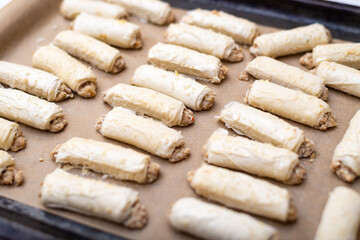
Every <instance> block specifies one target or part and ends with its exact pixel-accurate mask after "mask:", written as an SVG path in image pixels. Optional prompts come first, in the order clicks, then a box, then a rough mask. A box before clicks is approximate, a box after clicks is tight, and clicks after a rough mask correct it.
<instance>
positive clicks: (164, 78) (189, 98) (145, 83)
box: [131, 65, 215, 111]
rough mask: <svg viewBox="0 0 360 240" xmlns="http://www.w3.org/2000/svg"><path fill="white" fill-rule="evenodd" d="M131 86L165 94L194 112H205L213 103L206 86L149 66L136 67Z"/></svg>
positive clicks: (213, 94)
mask: <svg viewBox="0 0 360 240" xmlns="http://www.w3.org/2000/svg"><path fill="white" fill-rule="evenodd" d="M131 84H133V85H136V86H139V87H145V88H150V89H152V90H155V91H157V92H161V93H163V94H166V95H168V96H170V97H173V98H175V99H177V100H179V101H181V102H183V103H184V104H185V106H187V107H189V108H191V109H192V110H195V111H201V110H207V109H209V108H210V107H211V106H212V105H213V103H214V101H215V92H214V91H213V90H212V89H210V88H208V87H207V86H205V85H202V84H200V83H198V82H196V81H194V80H193V79H191V78H188V77H184V76H181V75H180V74H178V73H177V72H175V73H174V72H169V71H165V70H162V69H160V68H157V67H153V66H151V65H142V66H140V67H138V68H137V69H136V71H135V73H134V75H133V77H132V79H131Z"/></svg>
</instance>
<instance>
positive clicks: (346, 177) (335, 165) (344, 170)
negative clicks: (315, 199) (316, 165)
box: [331, 161, 357, 183]
mask: <svg viewBox="0 0 360 240" xmlns="http://www.w3.org/2000/svg"><path fill="white" fill-rule="evenodd" d="M331 169H332V170H333V171H334V172H335V174H336V175H337V176H338V178H340V179H341V180H342V181H345V182H349V183H350V182H353V181H354V180H355V178H356V177H357V175H356V173H354V172H353V171H352V170H351V168H349V167H348V166H346V165H344V163H343V162H341V161H335V162H332V163H331Z"/></svg>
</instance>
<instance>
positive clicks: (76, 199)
mask: <svg viewBox="0 0 360 240" xmlns="http://www.w3.org/2000/svg"><path fill="white" fill-rule="evenodd" d="M41 202H42V203H43V204H44V205H45V206H46V207H50V208H61V209H65V210H69V211H73V212H77V213H81V214H84V215H88V216H94V217H98V218H103V219H107V220H109V221H113V222H115V223H119V224H122V225H124V226H125V227H128V228H143V227H144V226H145V225H146V223H147V212H146V209H145V207H144V206H143V205H142V204H140V202H139V193H138V192H137V191H134V190H132V189H131V188H127V187H120V186H117V185H114V184H110V183H106V182H102V181H98V180H94V179H89V178H84V177H79V176H76V175H73V174H70V173H67V172H65V171H64V170H61V169H59V168H58V169H56V170H55V171H53V172H52V173H49V174H48V175H47V176H46V177H45V180H44V182H43V184H42V187H41Z"/></svg>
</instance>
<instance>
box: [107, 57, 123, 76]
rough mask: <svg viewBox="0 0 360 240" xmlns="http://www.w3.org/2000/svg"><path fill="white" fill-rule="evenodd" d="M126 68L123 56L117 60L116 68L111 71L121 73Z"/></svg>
mask: <svg viewBox="0 0 360 240" xmlns="http://www.w3.org/2000/svg"><path fill="white" fill-rule="evenodd" d="M125 66H126V63H125V60H124V59H123V57H122V56H119V57H118V58H117V59H116V60H115V64H114V67H113V68H112V69H110V71H108V72H110V73H119V72H121V71H122V70H124V68H125Z"/></svg>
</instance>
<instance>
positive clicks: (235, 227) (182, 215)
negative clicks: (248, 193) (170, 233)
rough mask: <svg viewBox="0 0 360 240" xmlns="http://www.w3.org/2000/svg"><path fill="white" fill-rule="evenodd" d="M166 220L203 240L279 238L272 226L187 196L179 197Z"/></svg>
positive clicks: (264, 239) (243, 214) (262, 239)
mask: <svg viewBox="0 0 360 240" xmlns="http://www.w3.org/2000/svg"><path fill="white" fill-rule="evenodd" d="M169 220H170V224H171V226H172V227H174V228H175V229H177V230H179V231H183V232H186V233H189V234H192V235H194V236H197V237H200V238H202V239H209V240H218V239H228V240H239V239H252V240H269V239H271V240H276V239H278V233H277V231H276V230H275V229H274V228H272V227H271V226H269V225H267V224H265V223H263V222H260V221H258V220H256V219H255V218H253V217H251V216H250V215H248V214H245V213H238V212H235V211H233V210H230V209H226V208H224V207H220V206H217V205H215V204H210V203H206V202H203V201H200V200H197V199H195V198H190V197H185V198H181V199H179V200H177V201H176V202H175V203H174V205H173V206H172V208H171V211H170V216H169Z"/></svg>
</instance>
